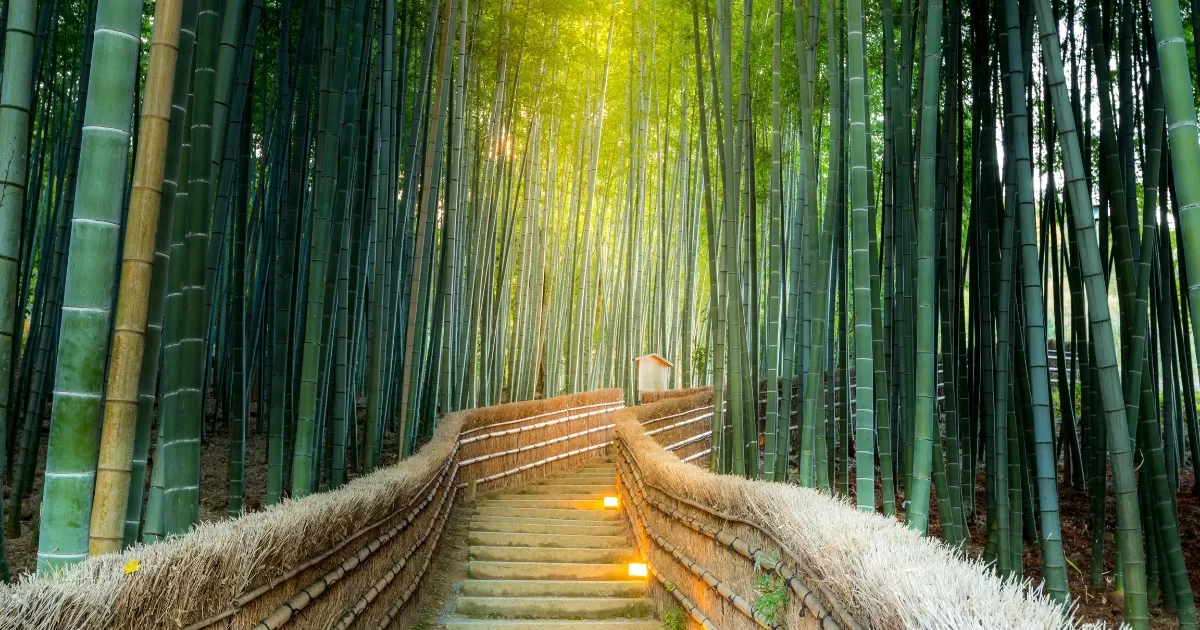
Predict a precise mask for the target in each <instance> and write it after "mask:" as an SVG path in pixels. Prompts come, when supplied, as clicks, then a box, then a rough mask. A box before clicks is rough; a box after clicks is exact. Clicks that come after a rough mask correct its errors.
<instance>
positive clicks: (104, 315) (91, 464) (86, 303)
mask: <svg viewBox="0 0 1200 630" xmlns="http://www.w3.org/2000/svg"><path fill="white" fill-rule="evenodd" d="M140 34H141V6H140V5H136V4H129V3H125V2H118V1H116V0H101V2H100V3H99V5H98V8H97V12H96V28H95V35H94V39H93V44H92V46H93V53H92V54H93V55H94V56H96V57H98V58H99V59H104V60H105V61H106V63H104V64H101V65H98V66H96V67H95V68H93V72H92V74H91V76H90V78H89V89H88V107H87V109H86V112H85V114H84V127H83V136H82V144H81V148H80V166H79V168H80V174H81V176H80V177H79V179H78V183H77V186H78V188H77V192H76V199H77V203H76V205H75V208H74V214H73V217H72V220H71V233H72V234H71V241H72V243H71V244H72V247H71V251H70V254H69V258H68V262H67V275H66V282H65V285H64V294H63V309H62V331H63V332H62V335H61V336H60V339H59V349H58V360H57V364H58V368H57V370H56V371H55V378H54V404H53V408H52V411H51V416H50V435H49V438H48V444H47V450H46V452H47V455H46V478H45V482H44V486H43V499H42V514H41V536H40V538H39V540H38V572H39V573H45V572H48V571H51V570H54V569H56V568H59V567H62V566H65V565H68V564H73V563H75V562H78V561H80V560H82V559H83V558H84V557H85V556H86V555H87V540H88V531H89V524H90V523H89V522H90V512H91V501H90V499H91V496H92V490H93V487H94V484H95V477H96V460H97V450H98V449H97V447H98V442H99V431H97V430H96V428H97V427H96V424H97V422H98V421H99V419H100V412H101V391H102V388H103V379H104V360H105V357H106V355H107V350H108V326H109V312H110V310H111V306H112V289H113V285H114V283H115V280H116V277H115V276H116V273H115V271H116V255H117V247H118V243H117V240H118V238H119V236H120V231H121V218H122V214H123V213H122V211H121V210H122V207H121V202H122V194H123V192H124V183H125V169H126V164H127V160H126V159H125V155H126V154H127V153H128V150H129V146H128V143H129V138H130V133H129V128H130V121H131V119H132V115H133V93H134V89H135V84H136V82H137V69H138V68H137V64H136V60H137V58H138V54H139V47H140V44H141V39H140ZM81 506H82V507H81Z"/></svg>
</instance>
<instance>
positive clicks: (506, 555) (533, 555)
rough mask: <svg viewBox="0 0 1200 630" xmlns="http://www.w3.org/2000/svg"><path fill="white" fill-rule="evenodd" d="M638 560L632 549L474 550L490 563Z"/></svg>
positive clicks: (484, 547) (479, 547)
mask: <svg viewBox="0 0 1200 630" xmlns="http://www.w3.org/2000/svg"><path fill="white" fill-rule="evenodd" d="M626 544H628V543H626ZM637 557H638V554H637V552H636V551H634V550H633V549H630V548H628V547H625V548H619V547H618V548H612V549H597V548H594V547H593V548H588V547H519V546H516V545H509V546H502V547H497V546H489V545H472V546H471V558H472V559H475V560H484V561H487V562H543V563H553V562H574V563H583V564H620V563H629V562H633V561H634V560H636V559H637Z"/></svg>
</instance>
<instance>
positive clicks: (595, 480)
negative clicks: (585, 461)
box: [534, 475, 617, 488]
mask: <svg viewBox="0 0 1200 630" xmlns="http://www.w3.org/2000/svg"><path fill="white" fill-rule="evenodd" d="M534 485H538V486H580V485H604V486H605V487H614V488H615V487H616V486H617V476H616V475H567V476H563V477H546V478H545V479H542V480H541V481H539V482H537V484H534Z"/></svg>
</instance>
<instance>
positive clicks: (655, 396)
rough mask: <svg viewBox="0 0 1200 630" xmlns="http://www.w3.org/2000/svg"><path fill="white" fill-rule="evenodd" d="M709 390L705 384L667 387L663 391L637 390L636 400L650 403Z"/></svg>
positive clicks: (710, 388)
mask: <svg viewBox="0 0 1200 630" xmlns="http://www.w3.org/2000/svg"><path fill="white" fill-rule="evenodd" d="M711 391H712V386H711V385H705V386H704V387H689V388H687V389H669V390H667V391H665V392H638V402H639V403H641V404H643V405H650V404H653V403H656V402H660V401H663V400H667V399H669V398H686V397H688V396H693V395H695V394H701V393H704V392H711Z"/></svg>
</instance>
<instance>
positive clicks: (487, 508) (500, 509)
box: [475, 501, 621, 522]
mask: <svg viewBox="0 0 1200 630" xmlns="http://www.w3.org/2000/svg"><path fill="white" fill-rule="evenodd" d="M489 503H491V505H489ZM496 503H497V502H495V501H481V502H480V503H479V507H477V508H475V509H476V510H477V512H476V513H477V514H479V515H480V516H513V517H518V518H532V519H547V518H551V519H565V520H572V521H584V522H588V521H591V522H604V521H609V522H612V521H619V520H621V514H620V513H619V512H617V511H615V510H573V509H562V508H534V507H524V506H511V505H497V504H496Z"/></svg>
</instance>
